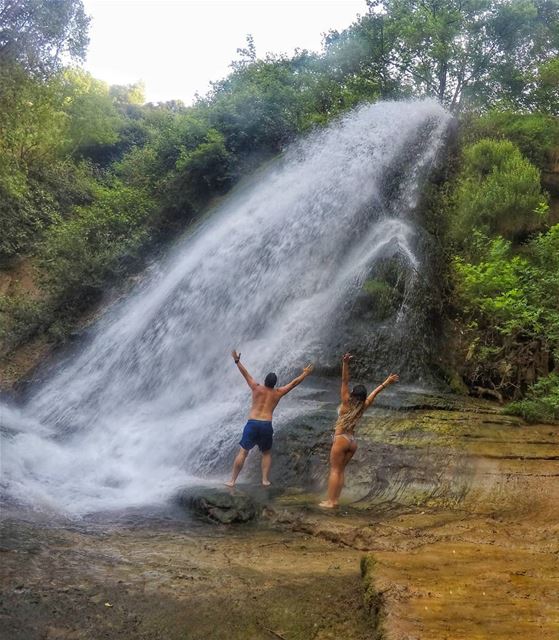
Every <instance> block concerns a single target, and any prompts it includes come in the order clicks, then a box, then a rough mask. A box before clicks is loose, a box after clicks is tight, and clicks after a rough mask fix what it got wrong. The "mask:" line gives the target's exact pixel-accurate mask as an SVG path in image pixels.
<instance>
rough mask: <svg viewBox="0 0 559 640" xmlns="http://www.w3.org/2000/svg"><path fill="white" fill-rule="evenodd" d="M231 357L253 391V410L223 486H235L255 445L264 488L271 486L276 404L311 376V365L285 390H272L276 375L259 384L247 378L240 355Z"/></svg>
mask: <svg viewBox="0 0 559 640" xmlns="http://www.w3.org/2000/svg"><path fill="white" fill-rule="evenodd" d="M231 355H232V356H233V360H234V361H235V364H236V365H237V367H238V368H239V371H240V372H241V373H242V375H243V377H244V379H245V380H246V381H247V384H248V386H249V387H250V388H251V391H252V408H251V410H250V413H249V415H248V422H247V423H246V425H245V428H244V430H243V437H242V438H241V442H240V443H239V444H240V445H241V448H240V449H239V453H238V454H237V457H236V458H235V462H234V463H233V471H232V473H231V480H229V482H226V483H225V484H226V485H227V486H228V487H234V486H235V482H236V481H237V476H238V475H239V473H240V472H241V469H242V468H243V465H244V464H245V460H246V459H247V456H248V454H249V452H250V450H251V449H252V448H253V447H254V445H258V448H259V449H260V451H261V453H262V484H263V485H264V486H265V487H269V486H270V479H269V475H270V467H271V466H272V451H271V450H272V440H273V435H274V430H273V428H272V414H273V413H274V409H275V408H276V406H277V404H278V402H279V401H280V400H281V399H282V398H283V396H285V395H286V394H288V393H289V392H290V391H291V389H294V388H295V387H296V386H297V385H298V384H299V383H301V382H303V380H304V379H305V378H306V377H307V376H308V375H309V374H310V373H311V371H312V370H313V365H312V364H308V365H307V366H306V367H305V368H304V369H303V373H301V375H299V376H297V377H296V378H295V379H294V380H292V381H291V382H290V383H289V384H286V385H285V386H284V387H278V388H277V389H276V388H275V386H276V382H277V381H278V377H277V376H276V374H275V373H269V374H268V375H267V376H266V378H265V380H264V384H263V385H262V384H258V382H256V380H255V379H254V378H253V377H252V376H251V375H250V373H249V372H248V371H247V370H246V369H245V367H244V366H243V364H241V354H240V353H237V352H236V351H232V352H231Z"/></svg>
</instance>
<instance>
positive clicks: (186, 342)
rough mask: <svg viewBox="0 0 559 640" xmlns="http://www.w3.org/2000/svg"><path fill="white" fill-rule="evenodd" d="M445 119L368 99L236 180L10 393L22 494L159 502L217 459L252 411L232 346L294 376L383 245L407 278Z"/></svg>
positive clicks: (6, 452) (12, 461) (420, 108)
mask: <svg viewBox="0 0 559 640" xmlns="http://www.w3.org/2000/svg"><path fill="white" fill-rule="evenodd" d="M447 125H448V115H447V114H446V113H445V112H444V110H443V109H442V108H441V107H440V106H438V105H437V104H436V103H434V102H431V101H424V102H415V103H379V104H375V105H372V106H371V105H367V106H363V107H361V108H359V109H357V110H356V111H354V112H352V113H351V114H349V115H348V116H346V117H345V118H344V119H343V120H341V121H339V122H337V123H336V124H335V125H333V126H331V127H329V128H328V129H326V130H324V131H321V132H319V133H315V134H313V135H311V136H310V137H308V138H307V139H305V140H304V141H303V142H301V143H299V144H296V145H294V146H293V147H291V148H290V149H289V150H288V151H287V152H286V153H285V154H283V156H282V158H280V159H279V160H277V161H276V162H274V163H272V164H271V166H269V167H267V168H266V169H263V170H262V171H261V172H259V174H258V175H257V176H255V177H254V178H253V179H252V181H250V182H249V183H245V184H244V185H243V186H242V187H239V188H238V189H237V190H236V191H235V192H233V194H231V195H230V196H229V197H228V198H227V200H226V202H225V203H224V204H222V205H221V206H220V207H219V208H218V210H217V211H215V212H214V213H213V215H212V216H211V217H209V218H208V219H207V221H206V222H205V223H203V224H201V225H200V226H199V227H198V229H197V230H196V231H195V232H194V233H193V234H191V235H190V236H189V237H188V238H187V239H185V240H184V241H183V242H182V243H181V244H180V246H179V247H177V248H176V249H175V250H174V252H173V255H172V256H171V257H170V259H169V260H168V261H167V262H166V264H165V265H162V266H160V268H159V270H158V273H156V274H153V275H152V276H151V277H150V278H149V281H148V282H145V283H144V284H142V285H141V286H140V287H139V289H138V290H137V291H136V292H135V293H134V294H133V295H132V296H131V297H130V298H129V299H128V300H127V301H126V302H125V303H123V304H121V305H120V306H119V308H117V309H113V310H112V311H110V312H109V313H108V314H107V315H106V317H105V318H104V319H103V320H102V321H101V322H100V323H99V325H98V327H97V329H96V332H95V335H94V336H93V338H92V339H91V341H90V343H89V345H88V346H87V347H86V348H85V349H84V350H83V352H82V353H81V354H80V355H79V356H78V357H76V358H75V359H74V360H73V361H69V362H65V363H64V365H63V366H62V367H60V370H59V371H56V372H54V373H53V375H52V379H50V380H49V381H48V382H47V383H46V384H44V385H42V387H41V388H39V389H38V390H36V391H35V393H34V394H33V395H32V397H31V398H30V399H29V401H28V403H27V404H26V406H25V407H23V408H21V409H16V408H13V407H3V408H2V409H1V413H2V422H3V424H4V426H5V427H7V430H6V433H7V435H6V436H5V438H4V446H3V465H2V467H3V472H2V475H3V478H2V484H3V488H4V490H5V491H6V492H7V494H8V495H9V496H10V497H11V499H15V500H18V501H23V502H27V503H32V504H35V505H42V506H50V507H55V508H60V509H63V510H66V511H70V512H75V513H83V512H86V511H94V510H100V509H109V508H120V507H123V506H127V505H138V504H147V503H150V502H154V501H156V500H159V499H161V498H162V497H164V496H167V495H169V494H171V493H172V492H173V490H174V489H175V488H176V487H177V486H179V485H183V484H185V483H188V482H191V481H193V477H194V476H204V475H205V474H207V473H208V472H209V471H210V470H211V468H212V465H213V463H215V461H216V460H217V459H218V458H219V456H220V455H223V451H224V450H225V451H226V453H230V451H231V446H232V445H233V443H235V442H236V440H237V439H238V437H239V433H240V430H241V428H242V425H243V419H244V417H245V414H246V409H247V402H248V394H247V389H246V387H245V385H244V383H243V381H242V379H241V377H240V376H239V374H238V372H237V371H236V368H235V367H234V366H233V365H232V361H231V359H230V356H229V353H230V350H231V349H232V348H237V349H239V350H240V351H241V352H242V353H243V360H244V361H245V363H246V365H247V366H248V368H249V370H250V371H251V372H253V374H254V375H255V376H256V377H261V376H262V375H263V374H265V373H266V372H267V371H269V370H275V371H276V372H277V373H278V376H279V378H280V383H282V382H285V381H287V379H288V377H289V376H290V375H292V374H293V373H296V372H298V370H299V369H300V368H301V367H302V366H303V365H304V364H305V363H306V362H308V361H311V360H316V359H319V360H320V358H321V357H322V356H323V355H324V352H325V344H326V340H327V336H329V335H331V334H332V327H336V323H337V321H338V319H339V318H340V317H341V316H342V315H343V313H344V309H345V308H347V305H348V304H350V303H351V301H352V300H354V299H355V297H356V296H357V294H358V292H359V291H360V288H361V287H362V284H363V281H364V279H365V278H366V277H367V276H368V274H370V273H371V270H372V269H373V270H374V265H375V264H376V262H377V261H379V260H381V259H385V258H386V257H387V256H398V258H399V260H400V261H401V262H402V263H404V264H405V265H407V266H408V274H409V278H408V282H407V286H408V287H412V288H413V279H414V274H416V273H417V272H418V271H420V270H421V258H420V256H419V255H418V254H417V251H416V249H415V246H416V245H415V237H416V233H415V225H414V224H413V223H412V221H411V219H410V212H411V211H413V209H414V206H415V205H416V203H417V198H418V196H419V190H420V186H421V179H422V176H424V175H425V172H426V170H427V169H428V168H429V166H430V165H431V163H432V162H433V160H434V158H435V156H436V154H437V152H438V151H439V149H440V148H441V145H442V142H443V139H444V133H445V130H446V128H447ZM412 147H413V150H414V153H413V154H411V156H410V154H409V153H407V151H409V149H410V148H412ZM408 157H410V160H409V161H402V158H404V159H406V158H408ZM398 164H399V166H400V169H399V173H398V175H399V176H400V177H399V179H400V182H399V185H400V186H399V189H398V190H397V193H396V192H394V193H395V195H394V200H393V201H392V202H391V201H387V198H386V189H385V182H386V180H387V175H388V174H389V173H390V171H392V168H393V167H394V166H395V165H398ZM396 202H397V206H395V203H396ZM402 316H405V310H401V313H400V314H399V316H398V317H402ZM295 393H296V392H295ZM307 410H309V403H298V404H296V405H295V406H294V408H293V409H292V410H291V417H293V412H296V413H297V412H299V413H303V412H305V411H307ZM281 415H282V414H281V410H280V411H279V415H278V418H279V420H278V421H277V422H276V426H279V428H281ZM223 447H225V449H224V448H223Z"/></svg>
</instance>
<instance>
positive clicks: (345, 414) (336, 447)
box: [319, 353, 399, 509]
mask: <svg viewBox="0 0 559 640" xmlns="http://www.w3.org/2000/svg"><path fill="white" fill-rule="evenodd" d="M352 357H353V356H351V355H350V354H349V353H346V354H345V355H344V357H343V358H342V394H341V395H342V404H341V405H340V407H339V408H338V420H337V422H336V427H335V431H334V436H333V440H334V441H333V442H332V448H331V449H330V477H329V478H328V499H327V500H324V501H323V502H321V503H320V505H319V506H321V507H326V508H328V509H334V508H335V507H337V506H338V500H339V499H340V494H341V492H342V488H343V486H344V472H345V468H346V466H347V463H348V462H349V461H350V460H351V459H352V458H353V454H354V453H355V451H356V450H357V443H356V442H355V436H354V431H355V426H356V425H357V423H358V422H359V419H360V418H361V416H362V415H363V413H364V412H365V410H366V409H368V408H369V407H370V406H371V405H372V404H373V402H374V400H375V398H376V397H377V396H378V394H379V393H380V392H381V391H382V390H383V389H386V387H388V386H390V385H391V384H393V383H394V382H398V380H399V377H398V375H397V374H395V373H391V374H390V375H389V376H388V378H386V380H385V381H384V382H383V383H382V384H380V385H379V386H378V387H377V388H376V389H375V390H374V391H372V392H371V393H370V394H369V395H367V389H365V387H364V386H363V385H362V384H358V385H356V386H355V387H353V390H352V391H351V392H350V390H349V361H350V360H351V358H352Z"/></svg>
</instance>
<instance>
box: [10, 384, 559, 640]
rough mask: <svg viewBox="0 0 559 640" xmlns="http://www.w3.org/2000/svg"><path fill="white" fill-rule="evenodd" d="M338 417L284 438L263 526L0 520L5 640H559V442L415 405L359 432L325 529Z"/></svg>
mask: <svg viewBox="0 0 559 640" xmlns="http://www.w3.org/2000/svg"><path fill="white" fill-rule="evenodd" d="M388 400H390V399H388ZM388 404H390V402H389V403H388ZM331 409H332V407H329V406H325V407H324V410H323V411H322V412H318V413H317V415H316V416H315V417H314V418H313V419H312V420H309V421H307V422H308V423H307V424H299V425H290V426H289V427H288V428H286V429H285V430H284V431H283V432H281V433H280V436H279V437H278V441H277V445H278V446H277V453H278V456H277V458H276V467H275V473H276V479H277V480H278V481H279V485H280V486H279V487H278V488H276V489H275V490H274V491H273V492H271V493H269V494H266V493H262V492H261V491H259V490H258V491H256V493H255V490H254V489H252V488H248V487H244V486H241V487H240V489H239V491H240V493H241V494H245V493H248V494H249V495H252V496H255V497H256V498H257V502H258V504H262V505H263V508H261V509H260V511H261V517H260V519H258V520H257V521H251V522H249V523H244V524H232V525H223V524H214V523H210V522H209V521H208V522H206V521H205V520H203V519H200V518H196V517H194V516H193V515H191V514H190V513H188V512H186V511H185V510H184V509H183V508H182V507H180V506H178V505H176V504H170V505H168V506H165V507H164V508H160V509H158V510H157V511H155V510H154V511H151V512H146V511H142V512H128V513H123V514H118V515H115V514H96V515H95V516H90V517H88V518H85V519H83V520H81V521H79V522H76V521H69V520H63V519H61V518H60V517H59V516H53V515H52V514H50V515H48V514H36V513H29V512H22V511H21V510H14V509H13V508H8V507H5V509H4V514H3V529H2V537H1V541H0V545H1V549H0V550H1V552H2V553H1V557H2V577H1V582H0V588H1V592H2V605H1V609H0V616H1V620H0V629H2V631H0V634H2V638H6V639H9V640H35V639H43V638H48V639H49V640H54V639H76V640H78V639H91V640H93V639H95V640H98V639H100V638H111V639H112V638H131V639H132V638H133V639H156V638H161V639H162V640H163V639H165V640H174V639H175V638H176V639H179V638H180V639H189V640H191V639H192V640H194V639H202V638H204V639H206V638H217V639H219V638H224V639H225V638H227V639H233V640H235V639H237V638H238V639H240V638H243V639H245V638H255V639H260V638H262V639H266V638H270V639H273V638H283V639H285V640H306V639H315V640H320V639H329V638H332V639H334V638H336V639H340V638H343V639H344V640H345V639H357V640H360V639H365V638H368V639H370V638H380V637H382V638H386V639H390V640H396V639H398V640H404V639H406V640H439V639H441V640H442V639H444V638H447V639H449V640H460V639H464V640H465V639H466V638H467V639H468V640H472V639H475V638H480V639H481V638H484V639H485V638H492V639H502V640H505V639H506V640H510V639H512V638H518V639H520V638H522V639H523V640H527V639H530V638H537V639H538V640H552V639H553V640H556V638H558V637H559V427H557V426H553V425H533V426H527V425H524V424H522V423H521V421H519V420H517V419H515V418H510V417H505V416H502V415H501V414H500V413H499V412H498V410H497V409H495V408H494V407H493V406H492V405H490V404H485V403H480V402H470V401H467V400H461V401H460V402H456V401H455V400H452V399H449V398H425V397H419V396H418V397H417V398H415V399H414V398H411V397H409V398H408V400H407V401H406V403H405V404H404V405H402V404H401V403H400V405H399V410H395V409H392V408H390V407H389V406H386V407H384V408H381V409H377V410H375V412H373V413H372V414H371V415H370V416H369V417H367V419H366V420H365V421H364V423H363V424H362V426H361V429H360V433H359V439H360V443H359V445H360V446H359V450H358V452H357V454H356V457H355V460H354V461H353V462H352V463H351V466H350V467H349V469H348V473H347V480H348V487H347V492H346V494H345V496H346V500H345V502H344V505H343V506H342V507H341V508H340V509H339V510H338V511H337V512H323V511H321V510H320V509H319V508H318V507H317V506H316V503H317V497H318V496H317V492H318V491H320V489H321V487H322V486H323V482H324V479H325V471H326V467H325V462H326V458H327V452H328V429H327V428H326V427H327V424H326V423H327V422H328V417H329V416H331ZM282 478H283V479H285V485H286V486H285V487H282V486H281V484H282V483H281V479H282ZM294 478H299V485H298V486H297V485H294V484H293V480H294Z"/></svg>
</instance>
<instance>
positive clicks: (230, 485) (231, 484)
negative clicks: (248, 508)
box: [223, 480, 235, 489]
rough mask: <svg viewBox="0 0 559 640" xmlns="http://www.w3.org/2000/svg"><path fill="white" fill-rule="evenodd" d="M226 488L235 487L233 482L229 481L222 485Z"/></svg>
mask: <svg viewBox="0 0 559 640" xmlns="http://www.w3.org/2000/svg"><path fill="white" fill-rule="evenodd" d="M223 484H224V485H225V486H226V487H230V488H231V489H232V488H233V487H234V486H235V483H234V482H233V480H229V481H228V482H224V483H223Z"/></svg>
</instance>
